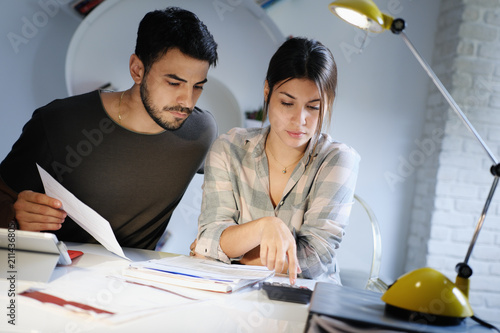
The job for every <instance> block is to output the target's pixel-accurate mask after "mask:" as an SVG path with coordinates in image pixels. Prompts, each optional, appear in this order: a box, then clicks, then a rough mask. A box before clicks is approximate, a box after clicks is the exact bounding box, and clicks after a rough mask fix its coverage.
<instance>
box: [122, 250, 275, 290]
mask: <svg viewBox="0 0 500 333" xmlns="http://www.w3.org/2000/svg"><path fill="white" fill-rule="evenodd" d="M123 275H124V276H125V278H126V277H132V278H136V279H143V280H148V281H154V282H160V283H165V284H172V285H176V286H181V287H188V288H195V289H201V290H208V291H216V292H222V293H229V292H233V291H236V290H238V289H241V288H243V287H246V286H249V285H253V284H255V283H257V282H260V281H264V280H266V279H268V278H270V277H272V276H273V275H274V271H270V270H268V269H267V268H266V267H262V266H250V265H230V264H225V263H222V262H218V261H214V260H211V259H200V258H195V257H188V256H177V257H167V258H162V259H156V260H149V261H141V262H135V263H131V264H130V265H129V267H128V268H127V269H125V270H124V271H123Z"/></svg>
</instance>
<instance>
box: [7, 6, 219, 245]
mask: <svg viewBox="0 0 500 333" xmlns="http://www.w3.org/2000/svg"><path fill="white" fill-rule="evenodd" d="M216 61H217V44H216V43H215V41H214V39H213V36H212V35H211V34H210V32H209V31H208V30H207V27H206V26H205V25H204V24H203V22H201V21H200V20H199V19H198V17H197V16H196V15H195V14H193V13H191V12H189V11H186V10H183V9H180V8H177V7H170V8H167V9H165V10H162V11H154V12H150V13H148V14H146V16H145V17H144V18H143V19H142V21H141V23H140V25H139V30H138V33H137V44H136V49H135V54H133V55H132V56H131V57H130V62H129V70H130V74H131V76H132V79H133V80H134V84H133V86H132V87H131V88H130V89H129V90H126V91H123V92H104V91H94V92H90V93H87V94H83V95H80V96H74V97H69V98H66V99H62V100H55V101H53V102H52V103H49V104H48V105H46V106H45V107H42V108H40V109H37V110H36V111H35V112H34V113H33V117H32V118H31V120H30V121H29V122H28V123H27V124H26V125H25V126H24V128H23V132H22V134H21V136H20V138H19V139H18V141H17V142H16V143H15V144H14V146H13V148H12V150H11V152H10V153H9V154H8V155H7V157H6V158H5V160H4V161H3V162H2V163H1V164H0V177H1V179H0V188H1V191H0V218H1V222H0V226H1V227H4V228H5V227H7V226H8V225H12V224H13V223H15V224H16V226H17V227H18V228H19V229H21V230H31V231H51V232H54V233H55V234H56V235H57V236H58V238H59V239H60V240H64V241H74V242H95V240H94V239H93V238H92V237H91V236H90V235H89V234H88V233H87V232H85V231H84V230H83V229H81V228H80V227H79V226H78V225H77V224H76V223H75V222H73V221H72V220H71V219H70V218H69V217H67V216H66V213H65V212H64V211H63V210H61V202H60V201H59V200H56V199H55V198H50V197H48V196H47V195H45V194H43V192H44V190H43V185H42V183H41V180H40V177H39V175H38V171H37V169H36V163H38V164H39V165H40V166H41V167H42V168H44V169H45V170H46V171H47V172H49V173H50V174H51V175H52V176H53V177H54V178H55V179H57V180H58V181H59V182H60V183H61V184H62V185H63V186H64V187H66V189H68V190H69V191H70V192H72V193H73V194H74V195H75V196H76V197H77V198H79V199H80V200H81V201H83V202H84V203H85V204H87V205H88V206H90V207H91V208H93V209H94V210H95V211H97V212H98V213H99V214H100V215H101V216H103V217H104V218H105V219H106V220H108V221H109V222H110V224H111V226H112V228H113V231H114V233H115V235H116V237H117V240H118V242H119V243H120V245H121V246H125V247H136V248H144V249H154V248H155V245H156V243H157V242H158V240H159V239H160V237H161V236H162V234H163V232H164V231H165V228H166V226H167V224H168V222H169V220H170V217H171V215H172V212H173V210H174V208H175V207H176V206H177V204H178V203H179V201H180V200H181V198H182V195H183V194H184V191H185V190H186V188H187V186H188V185H189V182H190V181H191V179H192V178H193V176H194V174H195V173H196V172H201V171H202V167H203V161H204V159H205V155H206V153H207V151H208V148H209V147H210V145H211V143H212V141H213V140H214V139H215V137H216V134H217V127H216V123H215V119H214V117H213V116H212V115H211V114H210V113H208V112H206V111H202V110H200V109H198V108H196V107H195V104H196V102H197V100H198V98H199V97H200V94H201V92H202V90H203V85H204V84H205V83H206V82H207V73H208V69H209V67H210V66H215V64H216Z"/></svg>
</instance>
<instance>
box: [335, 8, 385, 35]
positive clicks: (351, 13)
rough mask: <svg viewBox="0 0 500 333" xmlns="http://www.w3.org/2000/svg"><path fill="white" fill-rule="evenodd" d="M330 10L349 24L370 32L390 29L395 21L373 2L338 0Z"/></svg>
mask: <svg viewBox="0 0 500 333" xmlns="http://www.w3.org/2000/svg"><path fill="white" fill-rule="evenodd" d="M328 8H330V10H331V11H332V13H334V14H335V15H337V16H338V17H340V18H341V19H343V20H344V21H346V22H347V23H350V24H352V25H354V26H357V27H358V28H361V29H363V30H368V31H370V32H382V31H384V29H390V27H391V24H392V22H393V20H394V19H393V18H392V17H391V16H389V15H386V14H383V13H382V12H381V11H380V10H379V9H378V7H377V5H375V3H374V2H373V1H372V0H336V1H334V2H332V3H331V4H330V5H328Z"/></svg>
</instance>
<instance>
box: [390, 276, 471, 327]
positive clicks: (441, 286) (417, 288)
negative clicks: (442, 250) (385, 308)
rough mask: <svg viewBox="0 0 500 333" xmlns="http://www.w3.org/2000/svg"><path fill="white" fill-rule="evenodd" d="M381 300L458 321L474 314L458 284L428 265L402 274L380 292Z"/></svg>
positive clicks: (416, 311)
mask: <svg viewBox="0 0 500 333" xmlns="http://www.w3.org/2000/svg"><path fill="white" fill-rule="evenodd" d="M382 301H384V302H385V303H386V304H388V305H390V306H392V307H395V308H398V309H403V310H407V311H410V312H415V313H420V314H429V315H432V316H433V317H444V318H452V319H453V318H456V319H459V320H461V319H463V318H466V317H471V316H472V315H473V312H472V308H471V306H470V304H469V300H468V299H467V297H466V296H465V295H464V294H463V293H462V292H461V291H460V290H459V289H458V288H457V286H456V285H455V284H454V283H453V282H452V281H450V280H449V279H448V278H447V277H446V276H444V275H443V274H441V273H440V272H438V271H436V270H434V269H432V268H428V267H426V268H420V269H417V270H415V271H412V272H410V273H407V274H405V275H403V276H401V277H400V278H399V279H397V280H396V282H394V284H393V285H392V286H391V287H390V288H389V289H387V291H386V292H385V293H384V294H383V295H382ZM436 321H437V320H436Z"/></svg>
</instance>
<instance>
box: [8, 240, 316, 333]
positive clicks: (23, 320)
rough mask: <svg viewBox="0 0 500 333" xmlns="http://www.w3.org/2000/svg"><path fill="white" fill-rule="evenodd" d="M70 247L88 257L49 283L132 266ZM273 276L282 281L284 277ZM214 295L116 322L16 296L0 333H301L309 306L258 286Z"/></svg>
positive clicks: (142, 254) (89, 248)
mask: <svg viewBox="0 0 500 333" xmlns="http://www.w3.org/2000/svg"><path fill="white" fill-rule="evenodd" d="M67 245H68V249H71V250H80V251H82V252H84V255H83V256H82V257H80V258H78V259H75V261H74V262H73V264H72V265H70V266H58V267H56V269H55V271H54V273H53V275H52V277H51V282H49V285H50V284H54V283H56V282H57V281H58V280H59V279H64V277H65V276H69V275H68V274H70V273H71V274H72V275H75V274H89V272H91V273H92V274H94V275H96V274H101V275H103V274H104V276H105V275H106V269H103V266H104V267H109V271H116V269H117V268H120V267H122V268H124V267H126V266H127V265H128V261H126V260H124V259H121V258H119V257H117V256H115V255H113V254H111V253H109V252H108V251H106V250H105V249H104V248H103V247H102V246H100V245H91V244H84V245H82V244H72V243H68V244H67ZM124 251H125V254H126V255H127V256H128V257H129V258H130V259H132V260H134V261H142V260H149V259H158V258H162V257H166V256H169V255H170V254H168V253H164V252H154V251H147V250H138V249H124ZM96 267H99V269H97V268H96ZM275 279H277V280H280V279H281V280H283V278H282V277H276V278H275ZM301 282H302V283H303V284H304V285H307V286H309V287H310V288H311V289H313V288H314V282H313V281H310V280H303V281H301ZM311 283H312V284H311ZM74 287H75V288H78V287H79V286H78V285H75V286H74ZM142 288H149V287H142ZM149 289H151V288H149ZM113 292H115V291H114V290H112V288H111V289H110V290H103V289H102V288H100V289H97V290H95V293H96V294H95V298H101V301H102V302H103V303H105V302H106V298H107V297H110V295H111V297H112V296H113ZM160 292H161V291H160ZM210 294H214V297H213V299H211V300H207V301H203V302H198V303H194V304H189V305H187V306H179V307H177V308H168V309H166V310H165V311H161V312H159V313H157V314H153V315H148V316H145V317H142V318H140V319H135V320H132V321H129V322H126V323H122V324H118V325H109V324H106V323H103V322H102V321H97V320H89V319H88V317H83V316H78V315H75V314H70V313H69V312H68V311H67V310H64V309H55V306H53V305H46V304H44V305H42V304H40V303H39V302H38V301H35V300H31V299H26V297H23V296H18V297H17V299H16V304H17V307H18V308H17V313H16V326H15V327H14V326H12V325H8V324H7V319H8V318H7V319H5V318H6V316H5V315H4V312H5V313H6V310H4V311H3V313H2V316H1V318H2V319H1V321H0V332H50V333H57V332H68V333H76V332H144V333H145V332H167V331H168V332H303V330H304V327H305V324H306V319H307V315H308V305H302V304H294V303H286V302H278V301H271V300H269V299H268V298H267V295H266V294H265V292H264V291H262V290H259V288H258V287H257V286H254V287H251V288H246V289H243V290H240V291H237V292H235V293H234V294H217V293H210ZM5 296H6V293H5V292H3V291H2V293H1V295H0V304H2V305H1V308H3V309H5V308H6V307H5V306H4V304H7V302H8V299H7V297H5ZM120 297H126V295H120Z"/></svg>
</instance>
